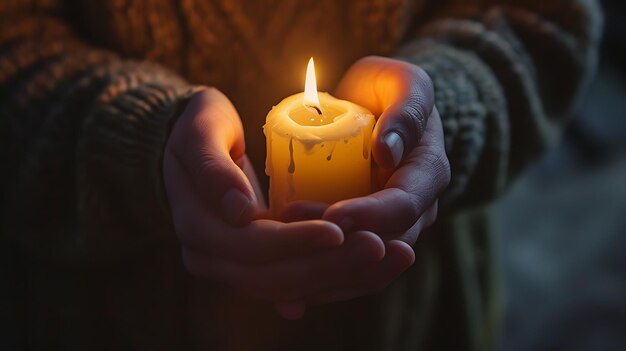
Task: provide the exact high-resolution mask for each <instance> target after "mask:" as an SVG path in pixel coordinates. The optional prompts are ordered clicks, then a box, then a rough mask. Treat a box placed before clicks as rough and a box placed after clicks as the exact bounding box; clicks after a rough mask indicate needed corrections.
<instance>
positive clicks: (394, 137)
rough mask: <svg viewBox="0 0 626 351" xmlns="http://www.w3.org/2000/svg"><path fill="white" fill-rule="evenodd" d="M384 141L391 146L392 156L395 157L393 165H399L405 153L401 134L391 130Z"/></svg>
mask: <svg viewBox="0 0 626 351" xmlns="http://www.w3.org/2000/svg"><path fill="white" fill-rule="evenodd" d="M384 141H385V145H387V147H388V148H389V152H390V153H391V157H392V158H393V167H394V168H395V167H398V165H399V164H400V161H401V160H402V155H403V154H404V142H403V141H402V138H401V137H400V134H398V133H396V132H390V133H389V134H387V135H385V139H384Z"/></svg>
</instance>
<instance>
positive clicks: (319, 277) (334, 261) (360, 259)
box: [245, 232, 385, 302]
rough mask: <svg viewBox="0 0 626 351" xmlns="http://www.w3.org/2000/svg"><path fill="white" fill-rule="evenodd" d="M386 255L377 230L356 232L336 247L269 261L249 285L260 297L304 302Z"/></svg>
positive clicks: (252, 291) (252, 277)
mask: <svg viewBox="0 0 626 351" xmlns="http://www.w3.org/2000/svg"><path fill="white" fill-rule="evenodd" d="M384 256H385V245H384V243H383V242H382V240H381V239H380V237H378V236H377V235H376V234H374V233H370V232H354V233H351V234H350V235H348V236H346V241H345V243H344V244H343V245H342V246H341V247H338V248H336V249H334V250H330V251H327V252H323V253H321V254H319V255H315V256H310V257H306V258H302V259H297V260H293V261H292V262H280V263H275V264H270V265H267V266H266V267H264V268H263V269H258V270H255V271H254V273H253V274H252V275H251V276H250V277H249V278H250V279H249V281H248V284H250V285H248V286H246V287H245V288H247V289H248V290H249V291H250V292H251V293H252V294H254V295H255V296H258V297H261V298H274V299H276V298H278V301H289V302H291V301H302V298H303V297H305V296H309V295H311V294H316V293H318V292H321V291H324V290H326V289H328V288H329V287H331V286H336V285H338V284H340V283H341V282H343V281H345V280H347V279H349V278H350V277H351V276H352V275H354V274H356V272H358V271H360V270H362V269H364V268H365V267H367V266H368V265H371V264H373V263H375V262H379V261H380V260H382V259H383V257H384Z"/></svg>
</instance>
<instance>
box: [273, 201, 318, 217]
mask: <svg viewBox="0 0 626 351" xmlns="http://www.w3.org/2000/svg"><path fill="white" fill-rule="evenodd" d="M328 206H329V205H328V204H326V203H323V202H315V201H294V202H291V203H290V204H289V205H288V206H287V208H285V209H284V210H283V211H282V213H281V214H280V219H281V220H282V221H285V222H296V221H304V220H310V219H320V218H322V215H323V214H324V211H326V209H327V208H328Z"/></svg>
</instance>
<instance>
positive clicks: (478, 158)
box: [398, 0, 602, 206]
mask: <svg viewBox="0 0 626 351" xmlns="http://www.w3.org/2000/svg"><path fill="white" fill-rule="evenodd" d="M429 4H430V3H429ZM428 7H429V8H428V11H426V12H427V13H429V14H430V16H428V21H424V22H421V23H419V25H418V27H417V29H416V31H415V35H413V36H412V39H411V40H410V42H409V43H407V44H406V45H405V46H404V47H403V49H402V50H401V51H400V52H399V53H398V55H399V57H400V58H402V59H405V60H408V61H410V62H413V63H415V64H417V65H419V66H421V67H422V68H424V69H425V70H426V71H427V72H428V73H429V75H430V76H431V78H432V79H433V82H434V85H435V90H436V106H437V107H438V109H439V111H440V112H441V115H442V118H443V122H444V131H445V138H446V150H447V153H448V157H449V159H450V161H451V167H452V181H451V185H450V187H449V189H448V191H447V193H446V194H445V195H444V198H443V203H444V204H448V205H449V204H454V205H455V206H460V205H463V204H476V203H479V202H482V201H487V200H490V199H492V198H494V197H495V196H496V195H498V194H499V193H500V192H501V191H502V190H503V189H504V188H505V187H506V186H507V185H508V184H509V183H510V181H511V180H512V179H513V178H514V177H515V176H516V175H518V174H519V173H520V171H521V170H522V169H523V168H524V167H525V166H526V165H527V164H528V163H529V162H531V161H532V160H534V159H535V158H536V157H537V156H538V155H539V154H540V153H541V152H542V151H543V150H545V149H546V147H548V146H549V145H550V144H551V143H552V142H553V141H554V140H555V139H557V138H555V137H557V136H558V135H559V132H560V130H561V129H562V126H563V124H564V122H565V121H566V120H567V117H568V116H569V115H570V114H571V111H572V109H573V107H575V105H576V102H577V97H578V96H579V95H580V92H581V91H582V90H583V89H584V87H585V86H586V85H587V83H588V82H589V80H590V77H591V76H592V74H593V71H594V68H595V64H596V60H597V53H598V44H599V38H600V33H601V26H602V16H601V13H600V10H599V5H598V4H597V3H596V1H593V0H558V1H531V0H522V1H518V0H515V1H513V0H499V1H498V0H487V1H478V0H459V1H454V0H449V1H442V2H432V5H429V6H428Z"/></svg>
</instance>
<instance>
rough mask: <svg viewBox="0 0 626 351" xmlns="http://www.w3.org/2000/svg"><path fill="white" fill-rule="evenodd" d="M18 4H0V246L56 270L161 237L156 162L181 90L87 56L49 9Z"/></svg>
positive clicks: (98, 53) (145, 70)
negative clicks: (4, 243)
mask: <svg viewBox="0 0 626 351" xmlns="http://www.w3.org/2000/svg"><path fill="white" fill-rule="evenodd" d="M20 3H27V2H16V1H8V2H6V3H3V5H0V92H1V93H0V146H1V147H0V156H1V157H2V160H3V162H1V163H0V164H1V165H2V166H1V167H2V170H1V171H0V177H1V179H0V184H1V188H0V191H1V196H0V206H1V211H0V214H1V216H2V218H1V220H0V223H1V226H2V227H1V232H2V235H3V236H4V237H5V238H8V239H10V240H14V241H16V242H18V243H20V244H22V245H23V247H24V248H25V249H26V251H27V252H30V253H32V254H33V255H37V256H41V257H47V258H54V259H59V260H64V261H73V260H81V261H83V260H99V259H107V258H111V257H116V256H120V255H126V254H129V253H132V252H134V251H135V250H137V249H141V248H145V247H147V246H149V245H151V244H152V243H155V242H159V241H162V240H167V239H168V238H171V237H172V235H171V233H172V229H171V224H170V221H169V215H168V209H167V208H166V206H167V205H166V201H164V192H163V189H162V185H161V184H162V182H161V180H160V177H161V171H160V162H161V161H160V160H161V153H162V150H163V148H164V145H165V142H166V138H167V135H168V129H169V126H170V123H171V121H172V119H173V117H174V116H175V115H176V114H177V113H176V112H177V111H178V110H179V108H180V107H181V104H182V103H183V101H184V99H185V98H186V97H187V95H188V92H189V91H190V86H189V85H188V84H187V83H185V81H183V80H182V79H180V78H178V77H177V76H176V75H175V74H173V73H171V72H169V71H167V70H166V69H164V68H163V67H160V66H158V65H154V64H150V63H146V62H135V61H128V60H122V59H120V58H118V57H117V56H116V55H114V54H112V53H109V52H106V51H102V50H96V49H94V48H91V47H88V46H86V45H85V44H83V43H82V42H80V41H79V40H78V39H77V38H76V37H74V35H73V34H72V32H71V31H70V30H69V28H68V27H67V26H66V25H65V24H64V23H63V21H61V20H59V19H58V18H57V17H55V16H54V15H53V14H54V9H53V8H52V9H48V8H44V9H43V10H42V9H37V8H33V6H34V5H32V4H36V3H38V2H32V4H30V5H29V7H20V6H18V5H19V4H20ZM41 3H42V4H44V5H42V6H48V5H49V4H53V3H54V1H41ZM31 5H32V6H31ZM3 6H4V7H3ZM51 14H52V15H51Z"/></svg>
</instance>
